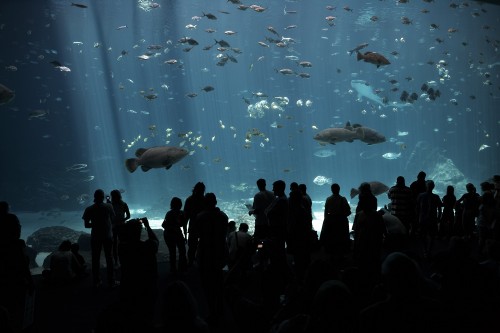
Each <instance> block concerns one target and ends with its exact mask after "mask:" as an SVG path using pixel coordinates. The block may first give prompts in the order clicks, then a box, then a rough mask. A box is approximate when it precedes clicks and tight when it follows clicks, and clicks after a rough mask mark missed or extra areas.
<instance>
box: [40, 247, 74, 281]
mask: <svg viewBox="0 0 500 333" xmlns="http://www.w3.org/2000/svg"><path fill="white" fill-rule="evenodd" d="M81 271H82V266H81V265H80V263H79V262H78V259H77V258H76V256H75V255H74V254H73V252H71V242H70V241H69V240H65V241H63V242H62V243H61V244H60V245H59V248H58V249H57V251H54V252H53V253H52V254H51V255H50V270H45V271H44V272H43V276H44V277H45V278H47V279H48V280H50V281H51V282H55V283H67V282H71V281H73V280H74V279H75V278H76V277H77V274H78V273H79V272H81Z"/></svg>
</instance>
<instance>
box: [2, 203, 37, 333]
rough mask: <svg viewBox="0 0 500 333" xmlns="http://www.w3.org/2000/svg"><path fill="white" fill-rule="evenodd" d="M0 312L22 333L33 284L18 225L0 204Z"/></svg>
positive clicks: (5, 207) (16, 330)
mask: <svg viewBox="0 0 500 333" xmlns="http://www.w3.org/2000/svg"><path fill="white" fill-rule="evenodd" d="M0 263H1V264H0V308H2V309H5V310H7V312H8V313H9V316H10V318H9V324H10V325H11V327H12V329H13V331H14V332H18V331H19V332H21V329H22V328H23V325H24V322H25V321H28V319H27V318H25V306H26V305H25V304H26V300H27V297H28V296H31V297H33V292H34V283H33V278H32V276H31V272H30V268H29V258H28V256H27V255H26V243H25V242H24V240H22V239H21V224H20V222H19V219H18V218H17V216H16V215H15V214H12V213H9V204H8V203H7V202H5V201H1V202H0Z"/></svg>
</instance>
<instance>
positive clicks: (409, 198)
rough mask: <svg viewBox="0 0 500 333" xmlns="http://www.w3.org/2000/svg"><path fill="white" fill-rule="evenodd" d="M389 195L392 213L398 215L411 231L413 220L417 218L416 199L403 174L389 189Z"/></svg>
mask: <svg viewBox="0 0 500 333" xmlns="http://www.w3.org/2000/svg"><path fill="white" fill-rule="evenodd" d="M387 196H388V197H389V200H391V204H390V213H391V214H392V215H394V216H396V217H397V218H398V219H399V220H400V221H401V223H403V225H404V226H405V227H406V230H408V232H410V228H411V222H412V221H413V220H415V201H413V193H412V191H411V190H410V188H409V187H408V186H406V185H405V178H404V177H403V176H399V177H398V178H397V179H396V185H394V186H393V187H391V188H390V189H389V191H388V192H387Z"/></svg>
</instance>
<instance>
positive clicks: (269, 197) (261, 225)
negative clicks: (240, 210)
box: [248, 178, 274, 241]
mask: <svg viewBox="0 0 500 333" xmlns="http://www.w3.org/2000/svg"><path fill="white" fill-rule="evenodd" d="M257 188H258V189H259V192H258V193H257V194H255V196H254V197H253V205H252V209H250V211H249V212H248V214H249V215H254V216H255V232H254V238H255V240H256V241H260V240H263V239H265V238H266V237H267V236H268V231H269V222H268V220H267V216H266V214H265V213H264V211H265V210H266V208H267V207H268V206H269V205H270V204H271V203H272V202H273V200H274V193H273V192H271V191H268V190H266V180H265V179H262V178H260V179H259V180H257Z"/></svg>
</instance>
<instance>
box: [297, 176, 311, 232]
mask: <svg viewBox="0 0 500 333" xmlns="http://www.w3.org/2000/svg"><path fill="white" fill-rule="evenodd" d="M299 190H300V192H301V193H302V202H303V204H304V208H305V209H306V211H307V220H308V221H309V223H310V224H311V229H312V221H313V213H312V199H311V197H310V196H309V194H307V185H306V184H299Z"/></svg>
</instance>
